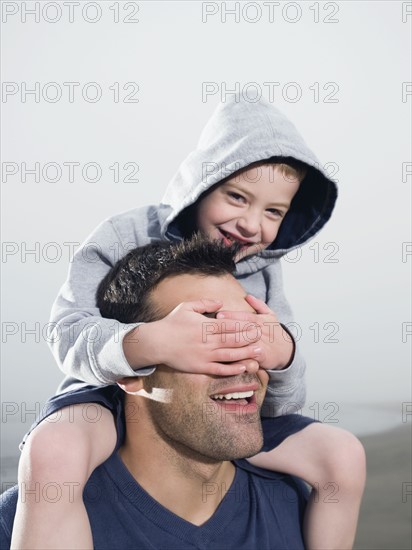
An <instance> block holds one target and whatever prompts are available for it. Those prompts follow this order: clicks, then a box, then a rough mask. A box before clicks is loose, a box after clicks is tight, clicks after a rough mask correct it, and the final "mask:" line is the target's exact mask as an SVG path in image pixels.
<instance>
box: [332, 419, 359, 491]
mask: <svg viewBox="0 0 412 550" xmlns="http://www.w3.org/2000/svg"><path fill="white" fill-rule="evenodd" d="M328 447H329V450H328V453H327V470H328V474H329V476H332V477H334V478H335V479H336V480H340V481H341V482H343V483H345V485H346V486H347V487H353V488H357V487H358V488H360V487H363V485H364V483H365V477H366V457H365V450H364V448H363V445H362V443H361V442H360V441H359V439H358V438H357V437H356V436H355V435H353V434H352V433H350V432H348V431H346V430H343V429H341V428H334V433H333V434H332V436H331V437H330V442H329V445H328Z"/></svg>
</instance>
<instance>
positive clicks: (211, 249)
mask: <svg viewBox="0 0 412 550" xmlns="http://www.w3.org/2000/svg"><path fill="white" fill-rule="evenodd" d="M238 250H239V245H233V246H230V247H228V246H226V245H224V244H223V243H222V242H221V241H210V240H208V239H206V238H205V237H202V236H201V235H199V234H196V235H194V236H193V237H192V238H191V239H189V240H183V241H181V242H179V243H169V242H163V241H157V242H154V243H151V244H148V245H146V246H143V247H140V248H135V249H134V250H132V251H131V252H129V253H128V254H127V255H126V256H125V257H124V258H122V259H121V260H119V261H118V262H117V263H116V264H115V265H114V266H113V267H112V269H111V270H110V271H109V273H108V274H107V275H106V276H105V278H104V279H103V280H102V282H101V283H100V285H99V287H98V289H97V294H96V300H97V306H98V307H99V309H100V314H101V315H102V317H107V318H109V319H117V320H118V321H120V322H122V323H136V322H146V323H147V322H150V321H154V320H156V319H158V318H159V313H158V312H156V311H155V310H154V308H153V306H152V304H150V299H149V298H150V292H151V291H152V290H153V289H154V288H155V287H156V286H157V285H158V284H159V283H160V281H162V280H163V279H166V278H167V277H172V276H174V275H183V274H190V275H204V276H207V275H214V276H221V275H226V274H232V273H233V272H234V270H235V261H234V257H235V254H236V252H238Z"/></svg>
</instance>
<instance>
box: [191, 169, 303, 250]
mask: <svg viewBox="0 0 412 550" xmlns="http://www.w3.org/2000/svg"><path fill="white" fill-rule="evenodd" d="M299 185H300V182H299V180H298V179H297V178H292V177H290V176H285V175H284V174H283V173H282V170H281V169H280V168H279V166H278V165H276V164H267V163H265V164H258V165H255V166H254V167H253V168H250V167H249V168H248V169H246V170H244V171H242V172H240V173H237V174H233V175H232V176H231V177H230V178H229V179H227V180H225V181H224V182H223V183H221V184H219V185H217V186H216V187H214V188H213V189H212V191H210V192H209V193H207V194H206V195H205V196H204V197H203V198H202V199H201V200H200V202H199V205H198V207H197V211H196V222H197V227H198V229H199V230H200V231H201V232H202V233H203V234H206V235H208V236H209V237H210V238H211V239H219V240H222V241H223V242H224V243H226V244H227V245H230V244H232V243H234V242H238V243H240V244H241V245H242V248H241V251H240V253H239V259H240V257H242V258H243V257H244V256H250V255H252V254H256V253H257V252H259V251H261V250H263V249H264V248H267V247H268V246H269V245H270V244H271V243H272V242H273V241H274V240H275V238H276V235H277V233H278V231H279V227H280V224H281V223H282V221H283V218H284V217H285V215H286V213H287V211H288V210H289V207H290V203H291V201H292V199H293V197H294V196H295V193H296V192H297V190H298V189H299Z"/></svg>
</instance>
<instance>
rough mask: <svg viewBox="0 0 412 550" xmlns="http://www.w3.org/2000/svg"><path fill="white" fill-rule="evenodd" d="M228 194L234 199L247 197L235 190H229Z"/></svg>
mask: <svg viewBox="0 0 412 550" xmlns="http://www.w3.org/2000/svg"><path fill="white" fill-rule="evenodd" d="M228 195H229V197H230V198H232V199H234V200H235V201H243V200H245V198H244V197H242V195H239V193H234V192H233V191H229V192H228Z"/></svg>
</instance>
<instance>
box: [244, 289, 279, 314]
mask: <svg viewBox="0 0 412 550" xmlns="http://www.w3.org/2000/svg"><path fill="white" fill-rule="evenodd" d="M245 300H246V301H247V303H248V304H249V305H251V306H252V307H253V309H254V310H255V311H256V313H258V314H269V315H274V313H273V311H272V310H271V309H270V307H269V306H267V305H266V304H265V302H264V301H263V300H259V298H256V297H255V296H252V294H248V295H247V296H246V298H245Z"/></svg>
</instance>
